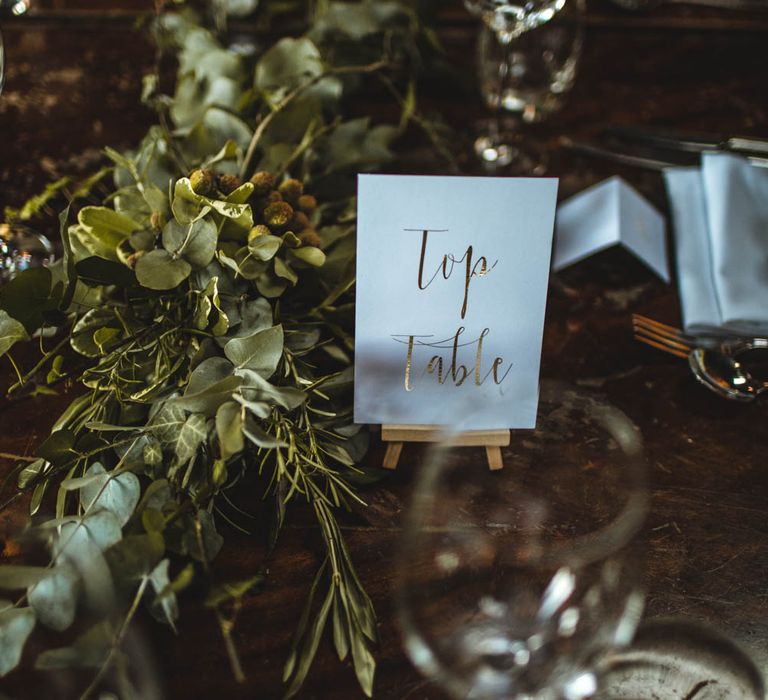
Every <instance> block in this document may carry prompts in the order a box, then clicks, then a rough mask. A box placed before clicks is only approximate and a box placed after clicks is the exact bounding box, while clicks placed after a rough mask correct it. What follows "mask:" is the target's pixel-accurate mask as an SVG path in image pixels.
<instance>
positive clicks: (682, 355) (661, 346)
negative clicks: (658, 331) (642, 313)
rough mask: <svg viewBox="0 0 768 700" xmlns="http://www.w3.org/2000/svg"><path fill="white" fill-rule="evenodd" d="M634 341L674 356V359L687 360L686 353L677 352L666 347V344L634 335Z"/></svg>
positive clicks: (672, 348)
mask: <svg viewBox="0 0 768 700" xmlns="http://www.w3.org/2000/svg"><path fill="white" fill-rule="evenodd" d="M635 340H637V341H639V342H641V343H645V344H646V345H650V346H651V347H653V348H656V349H657V350H661V351H663V352H666V353H668V354H670V355H674V356H675V357H680V358H682V359H687V357H688V351H683V350H678V349H676V348H674V347H672V346H670V345H667V344H666V343H659V342H657V341H655V340H652V339H651V338H648V337H646V336H642V335H637V334H635Z"/></svg>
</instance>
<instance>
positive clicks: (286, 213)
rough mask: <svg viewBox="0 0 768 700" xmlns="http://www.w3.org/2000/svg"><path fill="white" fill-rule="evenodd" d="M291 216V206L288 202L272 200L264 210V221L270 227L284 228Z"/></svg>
mask: <svg viewBox="0 0 768 700" xmlns="http://www.w3.org/2000/svg"><path fill="white" fill-rule="evenodd" d="M292 218H293V207H292V206H291V205H290V204H288V202H273V203H272V204H270V205H269V206H268V207H267V208H266V209H265V210H264V222H265V223H266V224H267V226H269V227H270V228H277V229H281V228H285V227H286V226H287V225H288V224H289V223H290V221H291V219H292Z"/></svg>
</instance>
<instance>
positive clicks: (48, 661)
mask: <svg viewBox="0 0 768 700" xmlns="http://www.w3.org/2000/svg"><path fill="white" fill-rule="evenodd" d="M113 636H114V631H113V629H112V625H110V623H109V622H108V621H107V620H104V621H103V622H99V623H97V624H96V625H94V626H93V627H91V628H90V629H89V630H87V631H86V632H85V633H84V634H82V635H80V636H79V637H78V638H77V639H76V640H75V643H74V644H73V645H72V646H68V647H59V648H57V649H48V650H47V651H44V652H43V653H42V654H40V655H39V656H38V657H37V660H36V661H35V668H37V669H40V670H55V669H62V668H100V667H101V666H102V665H103V664H104V662H105V661H106V659H107V655H108V654H109V650H110V648H111V646H112V639H113Z"/></svg>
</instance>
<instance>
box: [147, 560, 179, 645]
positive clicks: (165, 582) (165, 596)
mask: <svg viewBox="0 0 768 700" xmlns="http://www.w3.org/2000/svg"><path fill="white" fill-rule="evenodd" d="M170 563H171V562H170V560H168V559H163V560H162V561H161V562H160V563H159V564H158V565H157V566H156V567H155V568H154V569H153V570H152V572H151V573H150V575H149V581H150V583H151V584H152V588H153V589H154V591H155V602H154V605H155V606H157V607H159V608H160V610H162V612H163V615H164V617H165V619H166V621H167V622H168V624H169V625H171V627H172V628H173V629H174V630H175V629H176V620H177V619H178V617H179V605H178V602H177V600H176V593H175V592H174V591H173V590H172V589H171V581H170V579H169V577H168V569H169V567H170Z"/></svg>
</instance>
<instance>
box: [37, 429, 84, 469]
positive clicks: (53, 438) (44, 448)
mask: <svg viewBox="0 0 768 700" xmlns="http://www.w3.org/2000/svg"><path fill="white" fill-rule="evenodd" d="M74 444H75V434H74V433H73V432H72V431H71V430H68V429H63V430H56V431H55V432H53V433H51V434H50V435H49V436H48V437H47V438H46V439H45V440H44V441H43V443H42V444H41V445H40V446H39V447H38V448H37V456H38V457H42V458H43V459H44V460H46V461H47V462H51V463H53V464H63V463H65V462H68V461H69V460H71V459H72V458H73V457H74V456H75V455H76V454H77V453H76V452H75V450H74Z"/></svg>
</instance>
